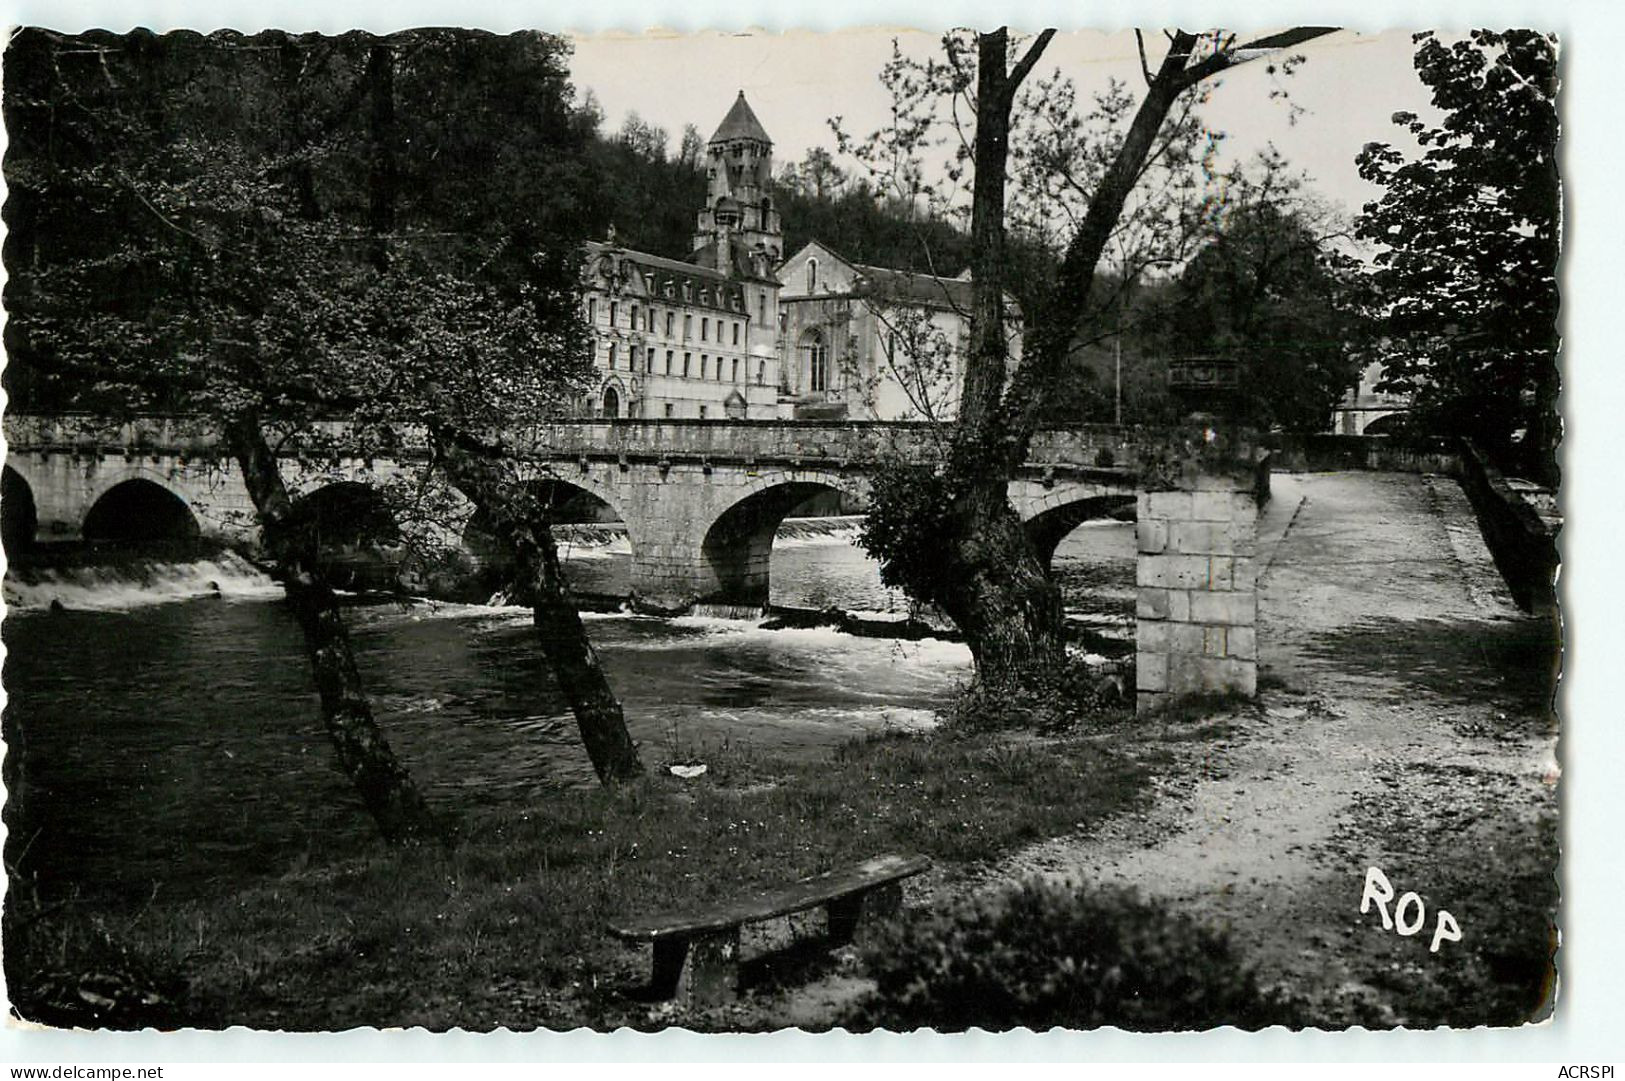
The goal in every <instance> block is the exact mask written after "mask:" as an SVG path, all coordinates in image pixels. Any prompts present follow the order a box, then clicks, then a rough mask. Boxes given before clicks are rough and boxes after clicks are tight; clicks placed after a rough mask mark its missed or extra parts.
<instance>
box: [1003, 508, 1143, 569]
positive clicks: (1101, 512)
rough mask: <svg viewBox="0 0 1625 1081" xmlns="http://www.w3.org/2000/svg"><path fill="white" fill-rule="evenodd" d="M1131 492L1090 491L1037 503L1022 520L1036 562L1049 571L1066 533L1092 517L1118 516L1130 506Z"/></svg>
mask: <svg viewBox="0 0 1625 1081" xmlns="http://www.w3.org/2000/svg"><path fill="white" fill-rule="evenodd" d="M1134 504H1135V495H1134V493H1133V492H1098V491H1096V492H1092V493H1089V494H1084V495H1079V496H1077V497H1075V498H1072V499H1070V500H1069V501H1066V502H1058V503H1055V504H1053V505H1051V506H1047V507H1045V506H1042V505H1041V506H1040V508H1038V509H1037V510H1035V511H1034V512H1033V513H1032V514H1030V516H1028V517H1027V518H1026V519H1025V520H1024V521H1023V523H1022V525H1023V526H1024V527H1025V528H1026V530H1027V537H1028V539H1029V540H1031V541H1032V542H1033V547H1034V548H1036V549H1037V550H1038V558H1039V561H1040V562H1042V563H1043V564H1044V569H1045V570H1049V568H1050V564H1051V562H1052V561H1053V560H1054V558H1055V549H1056V548H1058V547H1059V546H1060V544H1061V542H1062V541H1063V540H1065V539H1066V537H1067V534H1069V533H1071V532H1072V531H1073V530H1074V529H1076V528H1078V526H1080V525H1082V524H1083V523H1084V522H1087V521H1089V520H1091V519H1094V518H1105V517H1109V516H1116V515H1120V514H1121V513H1122V512H1124V511H1125V510H1131V509H1133V507H1134Z"/></svg>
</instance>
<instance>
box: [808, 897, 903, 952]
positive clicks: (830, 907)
mask: <svg viewBox="0 0 1625 1081" xmlns="http://www.w3.org/2000/svg"><path fill="white" fill-rule="evenodd" d="M902 907H903V884H902V883H900V882H891V883H888V884H886V885H884V886H877V887H875V888H874V889H872V890H866V891H865V892H863V893H853V894H848V895H847V896H845V897H837V898H836V899H835V900H833V901H831V902H829V903H828V904H826V905H825V906H824V911H825V912H826V913H827V914H828V916H829V938H830V941H832V942H836V943H841V944H845V943H847V942H851V941H852V940H853V939H854V938H856V937H857V933H858V927H859V925H860V924H861V923H862V922H863V918H864V917H865V916H867V917H868V918H869V920H870V921H874V920H876V919H883V918H885V917H886V916H891V915H895V914H896V913H897V911H898V910H899V909H901V908H902Z"/></svg>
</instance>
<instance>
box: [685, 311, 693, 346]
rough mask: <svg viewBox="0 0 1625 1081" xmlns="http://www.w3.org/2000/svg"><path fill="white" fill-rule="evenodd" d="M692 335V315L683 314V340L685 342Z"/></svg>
mask: <svg viewBox="0 0 1625 1081" xmlns="http://www.w3.org/2000/svg"><path fill="white" fill-rule="evenodd" d="M692 337H694V317H693V316H692V315H685V316H683V340H684V341H685V342H686V341H688V340H689V339H690V338H692Z"/></svg>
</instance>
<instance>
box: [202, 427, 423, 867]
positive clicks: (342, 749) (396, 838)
mask: <svg viewBox="0 0 1625 1081" xmlns="http://www.w3.org/2000/svg"><path fill="white" fill-rule="evenodd" d="M227 435H228V438H229V439H230V444H231V450H232V454H233V456H234V457H236V459H237V462H238V465H239V466H240V467H241V469H242V471H243V483H244V485H245V486H246V487H247V488H248V494H249V496H250V498H251V499H252V500H253V501H254V508H255V510H256V511H257V512H258V515H259V521H260V526H261V528H262V530H263V532H264V536H265V546H266V549H267V551H268V553H269V554H270V556H271V559H272V562H273V564H274V567H275V573H276V576H277V578H278V579H279V580H280V581H281V583H282V588H283V590H284V591H285V592H286V594H287V598H288V605H289V607H290V608H292V609H293V613H294V617H295V618H296V619H297V620H298V622H299V629H300V630H301V631H302V632H303V634H304V639H305V652H306V654H307V655H308V656H309V657H310V664H311V669H312V670H313V671H314V673H315V676H316V689H317V692H318V693H319V695H320V696H321V703H322V719H323V721H324V722H325V723H326V726H327V734H328V736H329V738H331V739H332V741H333V749H334V750H335V751H336V752H337V753H338V759H339V766H340V767H341V768H342V769H343V770H344V773H345V775H346V776H348V777H349V778H350V781H351V783H353V784H354V785H355V787H356V790H357V791H358V792H360V793H361V799H362V802H363V803H365V804H366V807H367V810H368V811H370V812H371V813H372V816H373V818H374V819H375V820H376V821H377V823H378V828H379V830H380V831H381V832H382V833H383V835H384V839H385V840H387V841H389V842H390V843H391V844H397V843H402V842H412V841H417V840H421V839H423V838H425V837H428V836H432V835H434V834H435V833H436V832H437V831H436V828H435V822H434V819H433V817H432V816H431V814H430V813H429V808H428V805H427V804H426V803H425V802H424V800H423V796H422V795H421V794H420V793H419V792H418V789H417V786H416V785H414V784H413V783H412V778H411V776H410V775H409V774H408V773H407V771H406V767H404V766H402V765H401V763H400V761H399V760H398V759H397V758H396V757H395V755H394V752H392V751H391V750H390V748H389V743H388V741H387V740H385V738H384V734H383V732H382V731H381V730H380V729H379V727H378V724H377V722H376V721H375V720H374V719H373V715H372V707H371V705H370V704H369V703H368V701H367V696H366V693H365V692H364V691H363V690H362V687H361V674H360V672H359V671H358V670H357V668H356V663H355V654H354V652H353V651H352V650H351V648H350V636H349V633H348V632H347V631H346V630H345V627H344V620H343V617H342V616H341V615H340V613H339V607H338V599H337V597H335V596H334V594H333V590H332V588H331V587H330V586H329V585H328V584H327V581H326V579H325V578H323V576H322V574H321V571H320V569H319V568H318V566H317V559H316V556H317V553H316V551H315V544H314V540H313V539H312V538H311V537H310V536H309V534H308V533H307V532H306V531H304V530H301V529H300V528H299V527H298V525H297V524H296V522H295V521H294V511H293V501H292V500H291V499H290V498H289V496H288V489H287V486H286V485H285V484H283V482H282V474H281V472H280V471H279V470H278V468H277V462H276V457H275V455H273V454H272V453H271V448H270V447H269V446H268V445H267V444H266V442H265V436H264V433H262V432H261V431H260V427H259V422H258V419H257V418H256V417H254V416H252V415H248V416H241V417H237V418H235V419H234V420H233V421H232V422H231V423H230V424H229V425H228V426H227Z"/></svg>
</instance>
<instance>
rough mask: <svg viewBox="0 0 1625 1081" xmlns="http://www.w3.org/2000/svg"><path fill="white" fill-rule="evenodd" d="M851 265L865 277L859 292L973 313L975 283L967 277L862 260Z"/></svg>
mask: <svg viewBox="0 0 1625 1081" xmlns="http://www.w3.org/2000/svg"><path fill="white" fill-rule="evenodd" d="M852 269H854V270H856V271H857V272H858V273H859V274H860V275H862V277H863V282H862V284H860V285H859V287H858V290H857V291H858V292H859V293H868V294H870V295H874V296H878V297H883V298H885V299H886V300H893V301H899V302H902V303H908V304H921V305H925V306H928V307H933V308H949V309H952V310H954V311H959V312H962V313H964V314H966V315H968V314H970V310H971V306H972V304H973V303H974V296H975V294H974V289H975V286H974V285H972V283H971V282H970V281H968V280H966V279H964V278H939V277H936V276H935V275H933V274H917V273H915V272H913V271H910V270H893V269H892V268H891V267H879V266H866V265H865V264H863V263H853V264H852Z"/></svg>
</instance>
